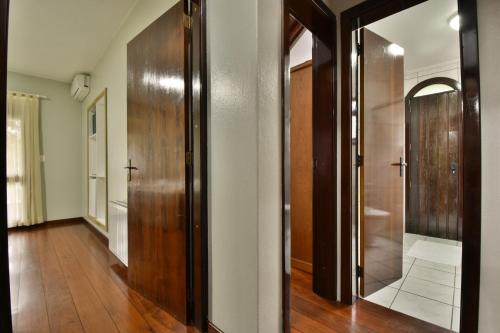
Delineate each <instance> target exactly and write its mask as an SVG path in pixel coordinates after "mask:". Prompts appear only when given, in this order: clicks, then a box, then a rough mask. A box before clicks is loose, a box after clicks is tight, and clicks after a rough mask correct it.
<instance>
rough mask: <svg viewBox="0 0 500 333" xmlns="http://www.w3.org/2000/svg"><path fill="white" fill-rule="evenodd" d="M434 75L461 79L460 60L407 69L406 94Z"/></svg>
mask: <svg viewBox="0 0 500 333" xmlns="http://www.w3.org/2000/svg"><path fill="white" fill-rule="evenodd" d="M433 77H449V78H451V79H454V80H457V81H458V82H461V81H460V61H459V60H458V59H457V60H453V61H449V62H445V63H441V64H436V65H433V66H429V67H422V68H419V69H416V70H411V71H406V70H405V96H406V95H407V94H408V92H409V91H410V90H411V88H413V87H414V86H415V85H417V84H418V83H420V82H422V81H425V80H428V79H430V78H433Z"/></svg>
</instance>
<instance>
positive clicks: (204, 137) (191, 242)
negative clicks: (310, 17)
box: [183, 0, 209, 332]
mask: <svg viewBox="0 0 500 333" xmlns="http://www.w3.org/2000/svg"><path fill="white" fill-rule="evenodd" d="M183 1H184V11H185V13H186V14H188V15H189V16H192V11H193V9H192V6H191V5H190V4H189V2H192V3H195V4H196V5H198V7H199V9H200V35H199V44H198V45H196V46H194V45H193V43H194V41H193V39H192V37H191V38H190V40H189V41H190V42H189V43H188V44H189V46H188V49H187V50H185V52H186V54H188V52H190V56H189V57H190V58H189V59H191V60H190V61H189V63H188V64H187V66H186V72H187V73H186V76H187V77H188V80H189V82H190V83H191V84H190V85H189V88H188V89H187V93H188V94H189V101H188V106H189V107H188V108H187V109H188V110H189V115H188V117H189V118H190V119H189V123H190V124H191V126H190V127H191V128H190V129H189V131H186V133H189V134H188V135H190V138H189V140H190V141H191V143H190V146H191V147H187V146H186V149H188V151H189V149H191V152H190V153H191V158H192V159H194V158H195V157H196V156H197V155H198V154H199V156H200V179H199V181H200V193H199V196H200V206H199V207H197V206H195V205H194V200H193V198H194V195H195V193H194V191H195V190H194V183H195V182H196V181H198V180H197V179H194V177H195V176H194V168H193V166H194V165H196V163H195V162H193V160H192V161H191V163H190V164H191V166H192V167H191V168H190V171H189V178H190V179H186V189H189V192H190V194H189V205H190V206H191V208H190V210H189V213H188V216H189V225H190V226H189V229H190V231H189V233H190V235H189V236H188V242H187V253H188V257H189V258H188V271H189V273H188V277H187V279H188V281H187V282H188V283H187V285H188V293H189V297H188V313H190V317H191V318H190V321H189V324H190V325H193V326H194V327H196V328H198V329H199V330H200V331H201V332H208V329H209V327H208V326H209V322H208V312H209V304H208V171H207V170H208V169H207V168H208V167H207V161H208V65H207V59H208V57H207V0H188V1H186V0H183ZM193 26H195V25H193V24H192V23H191V25H190V27H191V29H192V28H193ZM191 34H192V31H191ZM193 48H198V50H199V60H200V62H199V64H198V68H199V75H200V77H199V81H200V87H199V90H200V91H199V93H198V95H199V103H200V105H199V110H200V111H199V112H200V115H199V117H200V119H199V121H200V132H199V136H200V147H199V149H200V151H199V152H196V151H195V147H196V145H195V144H194V141H193V139H194V138H193V128H192V127H193V114H192V113H193V109H194V108H193V96H194V94H195V93H196V92H195V88H194V86H195V83H194V82H193V81H194V80H196V78H195V77H193V68H196V66H193V63H192V59H194V58H193ZM188 151H187V152H188ZM194 210H198V214H195V213H194ZM196 215H199V217H200V221H199V223H200V224H199V226H200V228H199V229H200V230H199V236H200V237H196V236H195V233H196V232H197V231H196V229H197V228H196V225H195V224H196V222H195V221H194V216H196ZM195 251H198V253H195ZM196 256H199V259H200V261H201V267H195V265H196V262H197V260H195V257H196ZM197 288H199V289H201V292H200V293H196V289H197Z"/></svg>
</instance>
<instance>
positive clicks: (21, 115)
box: [7, 93, 44, 228]
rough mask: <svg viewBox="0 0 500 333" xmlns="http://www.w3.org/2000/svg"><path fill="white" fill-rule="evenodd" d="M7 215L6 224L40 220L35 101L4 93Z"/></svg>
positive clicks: (31, 97)
mask: <svg viewBox="0 0 500 333" xmlns="http://www.w3.org/2000/svg"><path fill="white" fill-rule="evenodd" d="M7 215H8V226H9V228H12V227H17V226H27V225H34V224H38V223H42V222H43V221H44V218H43V208H42V185H41V171H40V127H39V101H38V98H37V97H33V96H28V95H21V94H18V93H8V94H7Z"/></svg>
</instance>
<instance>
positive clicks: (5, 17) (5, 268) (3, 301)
mask: <svg viewBox="0 0 500 333" xmlns="http://www.w3.org/2000/svg"><path fill="white" fill-rule="evenodd" d="M9 3H10V2H9V0H2V2H1V4H0V59H1V60H0V90H1V91H2V92H4V93H3V94H1V96H0V113H1V116H0V131H1V133H7V123H6V120H7V94H5V92H6V91H7V46H8V36H9ZM6 140H7V138H6V135H0V156H2V159H1V162H0V174H2V175H6V174H7V161H6V156H7V151H6V147H7V145H6ZM0 188H1V189H2V190H1V191H0V220H1V221H2V225H1V226H0V288H1V290H2V291H1V295H0V296H1V297H0V331H1V332H10V331H11V330H12V319H11V316H10V292H9V257H8V256H9V254H8V253H9V252H8V248H9V246H8V238H7V190H6V189H7V179H6V177H0Z"/></svg>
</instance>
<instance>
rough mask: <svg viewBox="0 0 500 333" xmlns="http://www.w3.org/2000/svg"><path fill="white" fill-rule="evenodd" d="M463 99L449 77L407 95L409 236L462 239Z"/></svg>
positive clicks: (426, 83) (428, 82) (429, 83)
mask: <svg viewBox="0 0 500 333" xmlns="http://www.w3.org/2000/svg"><path fill="white" fill-rule="evenodd" d="M433 88H437V89H433ZM443 88H445V89H443ZM446 88H448V89H446ZM461 100H462V99H461V93H460V85H459V83H458V82H456V81H455V80H453V79H449V78H433V79H430V80H426V81H424V82H421V83H420V84H418V85H417V86H416V87H415V88H413V89H412V90H411V91H410V92H409V93H408V96H407V97H406V161H407V163H408V172H407V177H406V222H405V224H406V229H405V231H406V232H409V233H415V234H420V235H426V236H432V237H439V238H446V239H452V240H462V219H461V187H462V186H461V183H462V181H461V176H462V153H461V151H462V144H461V138H462V126H461V119H462V104H461Z"/></svg>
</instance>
